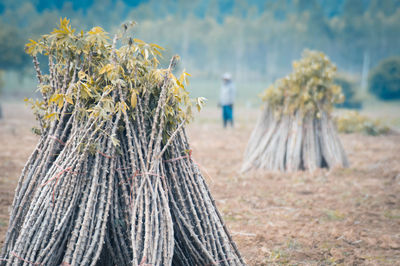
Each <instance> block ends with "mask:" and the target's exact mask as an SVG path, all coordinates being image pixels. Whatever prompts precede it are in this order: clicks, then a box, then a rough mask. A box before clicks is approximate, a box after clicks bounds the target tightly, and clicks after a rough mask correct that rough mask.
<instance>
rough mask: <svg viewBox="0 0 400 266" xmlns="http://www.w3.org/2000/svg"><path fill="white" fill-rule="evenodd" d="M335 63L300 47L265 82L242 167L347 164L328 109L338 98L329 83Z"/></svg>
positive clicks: (336, 89) (338, 93)
mask: <svg viewBox="0 0 400 266" xmlns="http://www.w3.org/2000/svg"><path fill="white" fill-rule="evenodd" d="M335 72H336V67H335V66H334V65H333V64H332V63H331V62H330V61H329V59H328V58H327V57H326V56H325V55H324V54H323V53H321V52H316V51H309V50H306V51H304V52H303V57H302V59H301V60H300V61H297V62H294V64H293V72H292V73H291V74H290V75H288V76H287V77H285V78H283V79H280V80H278V81H277V82H276V83H275V84H274V85H272V86H271V87H270V88H268V89H267V90H266V91H265V92H264V94H263V95H262V98H263V100H264V102H265V106H264V109H263V112H262V114H261V116H260V118H259V120H258V122H257V125H256V127H255V128H254V130H253V132H252V134H251V137H250V140H249V143H248V146H247V149H246V152H245V157H244V163H243V165H242V171H243V172H244V171H248V170H250V169H268V170H279V171H297V170H310V171H313V170H315V169H316V168H324V167H326V168H332V167H347V166H348V164H349V163H348V161H347V157H346V154H345V152H344V150H343V147H342V144H341V142H340V139H339V136H338V134H337V131H336V128H335V125H334V123H333V121H332V119H331V116H330V113H331V111H332V109H333V105H334V104H335V103H338V102H341V101H342V100H343V95H342V93H341V88H340V87H339V86H337V85H335V84H334V83H333V78H334V75H335Z"/></svg>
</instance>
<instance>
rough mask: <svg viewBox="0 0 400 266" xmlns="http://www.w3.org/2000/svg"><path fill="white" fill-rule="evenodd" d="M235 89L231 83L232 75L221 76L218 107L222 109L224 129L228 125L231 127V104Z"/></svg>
mask: <svg viewBox="0 0 400 266" xmlns="http://www.w3.org/2000/svg"><path fill="white" fill-rule="evenodd" d="M235 95H236V88H235V84H233V82H232V75H231V74H230V73H225V74H223V75H222V85H221V90H220V95H219V106H221V108H222V119H223V122H224V128H226V127H227V125H228V124H229V123H230V124H231V126H232V127H233V103H234V101H235Z"/></svg>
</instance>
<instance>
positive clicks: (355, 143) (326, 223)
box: [0, 103, 400, 265]
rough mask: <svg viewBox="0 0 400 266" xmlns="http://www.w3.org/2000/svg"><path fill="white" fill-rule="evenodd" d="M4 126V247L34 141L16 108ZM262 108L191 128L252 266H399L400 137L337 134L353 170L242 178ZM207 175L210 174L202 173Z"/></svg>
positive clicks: (0, 132)
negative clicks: (230, 121) (231, 125)
mask: <svg viewBox="0 0 400 266" xmlns="http://www.w3.org/2000/svg"><path fill="white" fill-rule="evenodd" d="M3 110H4V116H5V119H3V120H1V121H0V245H1V244H2V241H3V239H4V234H5V231H6V229H7V223H8V209H9V206H10V205H11V203H12V197H13V193H14V188H15V186H16V183H17V179H18V176H19V174H20V172H21V169H22V167H23V166H24V164H25V161H26V160H27V158H28V156H29V154H30V152H31V151H32V150H33V148H34V146H35V144H36V141H37V137H35V136H34V135H33V134H31V133H30V128H31V126H33V125H34V124H35V122H34V121H33V117H32V115H30V112H29V110H26V109H25V108H24V106H23V105H22V104H10V103H8V104H5V105H4V106H3ZM257 113H258V110H246V109H241V110H240V112H237V115H238V123H237V125H236V128H235V129H234V130H232V129H228V130H224V129H222V128H221V126H220V124H219V116H220V114H219V112H218V110H217V109H213V108H209V109H205V110H204V112H202V114H201V115H200V116H199V117H198V118H197V120H196V122H195V123H193V124H192V125H191V126H190V127H189V135H190V138H191V145H192V148H193V157H194V159H195V160H196V161H197V163H198V164H199V165H200V167H201V168H202V170H203V171H204V172H205V174H206V176H207V179H208V182H209V185H210V187H211V190H212V192H213V194H214V196H215V198H216V200H217V204H218V206H219V208H220V210H221V211H222V213H223V215H224V217H225V220H226V223H227V224H228V226H229V228H230V230H231V232H232V234H233V236H234V239H235V240H236V241H237V244H238V246H239V248H240V250H241V252H242V254H243V255H244V257H245V259H246V261H247V262H248V264H249V265H271V264H277V265H282V264H283V265H286V264H288V265H335V264H344V265H353V264H356V265H359V264H362V265H394V264H400V136H385V137H368V136H363V135H355V134H352V135H341V138H342V141H343V143H344V146H345V149H346V151H347V153H348V156H349V159H350V162H351V168H349V169H335V170H333V171H330V172H327V171H318V172H315V173H313V174H309V173H306V172H301V173H296V174H284V173H270V172H250V173H246V174H244V175H241V174H239V172H238V171H239V169H240V165H241V160H242V154H243V152H244V149H245V146H246V142H247V140H248V138H249V135H250V132H251V129H252V127H253V126H254V123H255V120H256V116H257ZM206 172H207V173H206Z"/></svg>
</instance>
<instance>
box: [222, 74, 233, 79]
mask: <svg viewBox="0 0 400 266" xmlns="http://www.w3.org/2000/svg"><path fill="white" fill-rule="evenodd" d="M222 79H226V80H231V79H232V75H231V73H228V72H226V73H224V74H223V75H222Z"/></svg>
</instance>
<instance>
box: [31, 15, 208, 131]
mask: <svg viewBox="0 0 400 266" xmlns="http://www.w3.org/2000/svg"><path fill="white" fill-rule="evenodd" d="M128 25H131V26H132V25H134V23H130V24H124V25H123V29H122V31H121V33H119V34H117V35H115V37H114V38H113V39H111V38H110V36H109V34H108V33H107V32H105V31H104V30H103V29H102V28H101V27H94V28H92V29H91V30H89V31H87V32H85V31H77V30H75V29H73V28H72V26H71V25H70V21H69V20H68V19H66V18H64V19H60V24H59V26H58V27H57V28H55V29H54V30H53V31H52V32H51V33H50V34H46V35H43V36H41V37H40V38H39V39H38V40H30V42H29V43H28V44H26V47H25V50H26V52H27V53H28V54H29V55H31V56H33V57H34V60H36V56H37V54H42V55H45V56H47V57H48V59H49V69H50V71H49V73H51V74H46V75H42V74H40V78H39V81H40V82H39V85H38V90H39V91H40V92H41V93H42V94H43V96H44V97H43V100H42V101H29V102H31V103H32V108H33V109H34V111H35V113H36V114H37V117H38V119H39V120H40V123H41V125H42V126H43V127H44V128H46V127H47V126H48V125H49V123H51V121H53V120H54V119H59V117H60V115H61V112H62V111H65V110H66V105H68V107H69V108H67V109H68V110H71V109H74V111H76V110H79V112H80V117H81V118H82V119H84V118H88V117H96V118H97V121H101V120H104V119H109V118H110V117H112V116H113V115H114V114H116V113H118V112H133V111H134V109H135V108H136V105H137V101H138V97H140V96H141V95H144V94H145V93H147V92H150V95H151V97H150V98H154V101H151V99H150V100H149V104H148V108H151V109H155V108H156V104H154V102H155V101H156V99H158V97H159V95H160V92H161V88H162V87H163V86H166V88H167V94H166V98H167V101H166V104H165V106H164V112H163V115H165V116H166V117H165V121H166V123H165V126H166V127H167V128H168V127H175V126H176V125H177V124H180V123H182V122H183V121H190V120H191V118H192V107H193V105H196V106H197V107H198V109H200V108H201V106H202V104H203V100H202V99H198V100H192V99H190V98H189V92H188V91H187V89H186V87H187V85H188V77H189V76H190V75H189V74H188V73H186V72H185V71H184V72H183V73H182V74H181V75H180V76H179V77H176V76H175V75H174V74H173V73H172V71H171V69H161V68H159V60H158V58H159V57H161V56H162V53H161V52H162V50H164V49H163V48H162V47H161V46H159V45H157V44H151V43H150V44H148V43H145V42H144V41H142V40H139V39H133V38H129V37H127V36H126V32H127V28H128ZM117 41H118V43H117ZM120 43H124V44H123V45H122V44H121V45H120V46H119V47H116V46H117V45H118V44H120ZM177 58H178V57H177V56H176V58H175V59H177ZM37 71H38V69H37ZM39 71H40V70H39ZM52 75H53V76H52ZM54 75H56V76H57V77H54ZM116 89H121V90H122V92H123V94H124V95H125V97H124V99H126V100H122V99H121V98H119V99H118V100H117V101H115V100H114V99H113V97H111V96H110V95H111V92H112V91H114V90H116ZM68 110H67V111H68Z"/></svg>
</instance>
